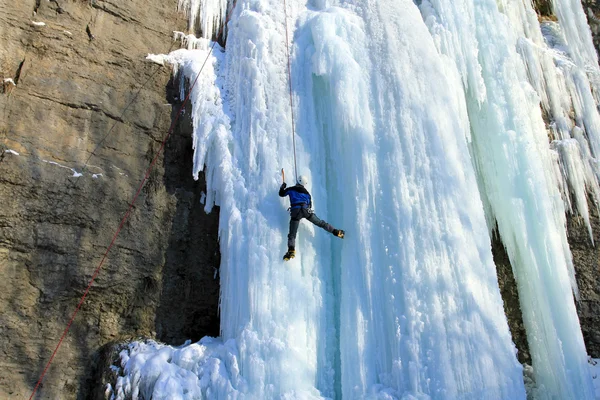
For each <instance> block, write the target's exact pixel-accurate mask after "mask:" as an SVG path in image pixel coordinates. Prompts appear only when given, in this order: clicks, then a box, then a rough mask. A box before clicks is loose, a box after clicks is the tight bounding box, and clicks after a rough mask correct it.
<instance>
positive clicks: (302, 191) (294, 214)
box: [279, 175, 344, 261]
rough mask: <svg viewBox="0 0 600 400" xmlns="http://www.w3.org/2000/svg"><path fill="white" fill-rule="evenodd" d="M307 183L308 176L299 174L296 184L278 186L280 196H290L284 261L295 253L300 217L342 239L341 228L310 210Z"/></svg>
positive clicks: (310, 203) (310, 199)
mask: <svg viewBox="0 0 600 400" xmlns="http://www.w3.org/2000/svg"><path fill="white" fill-rule="evenodd" d="M307 184H308V178H307V177H306V176H304V175H300V178H298V183H297V184H296V186H292V187H289V188H286V187H287V185H286V183H285V182H283V183H282V184H281V188H279V196H280V197H285V196H290V209H289V210H290V217H291V219H290V233H289V234H288V251H287V253H285V255H284V256H283V259H284V260H285V261H288V260H290V259H292V258H294V256H295V255H296V247H295V246H296V234H297V233H298V226H299V225H300V220H301V219H302V218H306V219H307V220H309V221H310V222H312V223H313V224H315V225H317V226H320V227H321V228H323V229H325V230H326V231H327V232H330V233H333V235H334V236H337V237H339V238H342V239H343V238H344V231H343V230H341V229H334V228H333V226H331V225H329V224H328V223H327V222H325V221H322V220H321V219H319V217H317V216H316V215H315V213H314V212H313V210H312V198H311V197H310V193H308V190H306V188H305V186H306V185H307Z"/></svg>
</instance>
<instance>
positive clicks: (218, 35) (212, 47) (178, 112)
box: [29, 1, 236, 400]
mask: <svg viewBox="0 0 600 400" xmlns="http://www.w3.org/2000/svg"><path fill="white" fill-rule="evenodd" d="M235 4H236V1H234V2H233V5H232V7H231V9H232V10H233V8H235ZM228 21H229V18H226V21H225V24H223V25H222V26H221V29H219V32H218V33H217V36H216V37H217V38H218V37H220V36H221V34H222V32H223V29H224V27H225V25H226V23H227V22H228ZM216 44H217V40H214V41H213V44H212V46H211V47H210V50H209V52H208V54H207V55H206V59H205V60H204V62H203V63H202V66H201V67H200V71H198V74H197V75H196V78H195V79H194V82H193V83H192V85H191V86H190V88H189V91H188V94H187V96H186V97H185V100H184V101H183V103H182V104H181V107H179V110H178V111H177V115H176V116H175V119H174V120H173V122H172V123H171V127H170V128H169V131H168V132H167V134H166V135H165V137H164V138H163V140H162V143H161V145H160V148H159V149H158V152H157V153H156V155H155V156H154V159H152V162H151V163H150V165H149V166H148V168H147V169H146V174H145V176H144V178H143V179H142V181H141V183H140V185H139V187H138V189H137V191H136V193H135V195H134V196H133V198H132V200H131V201H130V202H129V207H128V208H127V212H126V213H125V215H124V216H123V218H122V219H121V223H120V224H119V227H118V228H117V230H116V232H115V234H114V235H113V238H112V240H111V242H110V244H109V245H108V247H107V248H106V251H105V252H104V255H103V256H102V259H101V260H100V263H99V264H98V266H97V267H96V270H95V271H94V274H93V275H92V278H91V279H90V281H89V283H88V286H87V288H86V289H85V292H84V293H83V296H81V299H80V300H79V303H78V304H77V307H76V308H75V311H74V312H73V314H72V316H71V319H70V320H69V322H68V323H67V326H66V328H65V330H64V332H63V334H62V336H61V337H60V340H59V341H58V344H57V345H56V348H55V349H54V352H53V353H52V355H51V356H50V359H49V360H48V363H47V364H46V366H45V368H44V370H43V371H42V374H41V375H40V378H39V379H38V381H37V383H36V385H35V387H34V389H33V392H31V396H30V397H29V400H32V399H33V396H35V393H36V392H37V390H38V388H39V387H40V385H41V384H42V381H43V380H44V376H45V375H46V373H47V372H48V368H50V365H51V364H52V361H53V360H54V357H55V356H56V353H57V352H58V349H59V348H60V346H61V344H62V342H63V340H64V339H65V338H66V336H67V334H68V333H69V330H70V329H71V325H72V324H73V321H74V320H75V317H76V316H77V313H78V312H79V310H80V309H81V306H82V305H83V302H84V301H85V299H86V297H87V295H88V293H89V291H90V289H91V287H92V285H93V284H94V281H95V280H96V277H97V276H98V274H99V273H100V270H101V269H102V265H103V264H104V261H105V260H106V257H107V256H108V252H109V251H110V249H111V248H112V247H113V245H114V244H115V241H116V240H117V237H118V236H119V233H121V230H122V229H123V226H124V225H125V222H127V219H128V218H129V215H130V214H131V210H132V209H133V205H134V204H135V202H136V200H137V198H138V196H139V195H140V193H141V191H142V188H143V187H144V184H145V183H146V181H147V180H148V178H149V177H150V173H151V172H152V169H153V168H154V165H155V164H156V161H157V160H158V157H159V156H160V154H161V153H162V151H163V149H164V148H165V144H166V143H167V139H168V138H169V137H170V136H171V133H173V130H174V129H175V126H176V125H177V122H178V121H179V117H180V116H181V115H182V113H183V110H184V108H185V106H186V105H187V103H188V101H189V99H190V95H191V94H192V90H193V89H194V86H196V83H197V82H198V78H199V77H200V74H201V73H202V70H203V69H204V66H205V65H206V62H207V61H208V59H209V58H210V56H211V54H212V52H213V49H214V48H215V45H216ZM152 76H154V75H152ZM145 84H146V83H144V85H145ZM136 98H137V95H136V96H135V97H134V100H135V99H136ZM132 103H133V100H132V102H130V103H129V104H128V105H127V107H126V109H127V108H129V106H130V105H131V104H132ZM126 109H125V111H126ZM125 111H123V114H124V113H125ZM123 114H122V115H123ZM113 127H114V126H113ZM111 131H112V128H111ZM108 134H110V131H109V133H108ZM108 134H107V135H106V136H108ZM106 136H105V137H104V139H105V138H106ZM104 139H102V141H104ZM98 147H99V146H97V147H96V149H97V148H98ZM96 149H94V151H96ZM87 162H89V158H88V160H87V161H86V165H87Z"/></svg>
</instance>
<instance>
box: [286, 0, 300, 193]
mask: <svg viewBox="0 0 600 400" xmlns="http://www.w3.org/2000/svg"><path fill="white" fill-rule="evenodd" d="M283 14H284V15H285V21H284V25H285V50H286V53H287V66H288V67H287V73H288V82H289V84H290V114H291V115H292V145H293V147H294V173H295V175H296V182H297V181H298V165H297V163H296V127H295V126H294V97H293V96H292V67H291V65H290V47H289V44H288V43H289V38H288V26H287V3H286V0H283Z"/></svg>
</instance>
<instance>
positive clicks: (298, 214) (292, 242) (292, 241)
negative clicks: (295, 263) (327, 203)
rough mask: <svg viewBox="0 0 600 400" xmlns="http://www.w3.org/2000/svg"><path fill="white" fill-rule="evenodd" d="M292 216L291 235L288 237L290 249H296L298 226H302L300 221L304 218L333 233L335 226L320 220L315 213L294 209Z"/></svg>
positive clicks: (303, 209)
mask: <svg viewBox="0 0 600 400" xmlns="http://www.w3.org/2000/svg"><path fill="white" fill-rule="evenodd" d="M290 215H291V217H292V219H290V233H289V235H288V247H291V248H295V247H296V234H297V233H298V226H299V225H300V220H301V219H302V218H306V219H307V220H309V221H310V222H312V223H313V224H315V225H316V226H319V227H321V228H323V229H325V230H326V231H327V232H329V233H331V232H333V226H331V225H329V224H328V223H327V222H325V221H323V220H321V219H319V217H317V216H316V215H315V214H314V213H312V212H310V211H309V210H308V209H307V208H292V209H291V211H290Z"/></svg>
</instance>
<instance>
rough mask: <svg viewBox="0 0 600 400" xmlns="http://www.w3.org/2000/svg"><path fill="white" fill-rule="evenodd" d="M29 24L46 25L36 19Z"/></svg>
mask: <svg viewBox="0 0 600 400" xmlns="http://www.w3.org/2000/svg"><path fill="white" fill-rule="evenodd" d="M31 24H32V25H35V26H46V23H45V22H38V21H31Z"/></svg>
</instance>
